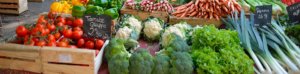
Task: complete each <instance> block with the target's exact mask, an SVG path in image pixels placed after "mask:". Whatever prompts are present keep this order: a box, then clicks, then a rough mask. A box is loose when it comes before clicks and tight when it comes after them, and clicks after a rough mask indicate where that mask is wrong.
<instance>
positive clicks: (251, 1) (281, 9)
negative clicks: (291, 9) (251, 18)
mask: <svg viewBox="0 0 300 74" xmlns="http://www.w3.org/2000/svg"><path fill="white" fill-rule="evenodd" d="M238 1H239V3H240V5H241V6H242V8H243V9H244V10H245V11H246V12H248V11H252V12H254V11H255V7H256V6H261V5H272V14H273V15H277V14H287V12H286V7H287V5H285V4H283V3H282V2H281V1H278V0H238Z"/></svg>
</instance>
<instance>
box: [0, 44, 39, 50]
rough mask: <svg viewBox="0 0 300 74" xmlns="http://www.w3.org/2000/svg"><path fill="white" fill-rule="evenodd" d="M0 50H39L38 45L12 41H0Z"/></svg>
mask: <svg viewBox="0 0 300 74" xmlns="http://www.w3.org/2000/svg"><path fill="white" fill-rule="evenodd" d="M0 50H6V51H17V52H39V51H40V47H37V46H26V45H20V44H13V43H0Z"/></svg>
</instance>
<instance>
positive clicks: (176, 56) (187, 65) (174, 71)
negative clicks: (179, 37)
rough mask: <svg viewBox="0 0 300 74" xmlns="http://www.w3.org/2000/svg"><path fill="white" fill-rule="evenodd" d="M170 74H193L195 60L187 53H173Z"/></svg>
mask: <svg viewBox="0 0 300 74" xmlns="http://www.w3.org/2000/svg"><path fill="white" fill-rule="evenodd" d="M170 64H171V68H170V72H171V73H170V74H192V73H193V71H194V69H193V60H192V58H191V56H190V54H189V53H187V52H177V51H174V52H171V60H170Z"/></svg>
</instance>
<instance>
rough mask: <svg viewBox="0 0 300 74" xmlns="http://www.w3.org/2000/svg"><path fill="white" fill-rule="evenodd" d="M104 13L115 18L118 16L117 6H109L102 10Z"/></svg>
mask: <svg viewBox="0 0 300 74" xmlns="http://www.w3.org/2000/svg"><path fill="white" fill-rule="evenodd" d="M104 14H105V15H109V16H111V17H112V19H116V18H118V17H119V13H118V9H117V8H110V9H107V10H105V11H104Z"/></svg>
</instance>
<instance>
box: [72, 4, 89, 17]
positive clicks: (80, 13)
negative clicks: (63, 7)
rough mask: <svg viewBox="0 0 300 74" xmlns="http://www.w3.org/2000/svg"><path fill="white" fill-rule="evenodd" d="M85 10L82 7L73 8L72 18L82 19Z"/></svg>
mask: <svg viewBox="0 0 300 74" xmlns="http://www.w3.org/2000/svg"><path fill="white" fill-rule="evenodd" d="M85 11H86V9H85V7H84V6H73V9H72V16H74V17H82V16H83V15H84V13H85Z"/></svg>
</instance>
